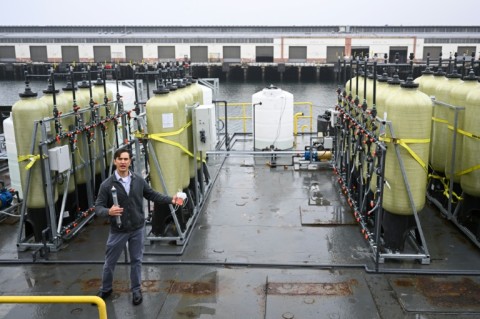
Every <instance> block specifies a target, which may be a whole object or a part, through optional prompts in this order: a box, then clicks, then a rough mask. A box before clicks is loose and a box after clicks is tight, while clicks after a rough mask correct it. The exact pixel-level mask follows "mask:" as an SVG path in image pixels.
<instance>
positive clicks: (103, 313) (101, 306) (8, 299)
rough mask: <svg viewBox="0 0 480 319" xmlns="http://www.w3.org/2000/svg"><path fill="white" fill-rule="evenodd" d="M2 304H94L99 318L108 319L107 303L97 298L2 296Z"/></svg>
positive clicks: (0, 297)
mask: <svg viewBox="0 0 480 319" xmlns="http://www.w3.org/2000/svg"><path fill="white" fill-rule="evenodd" d="M0 303H89V304H92V303H94V304H96V305H97V308H98V317H99V318H100V319H107V306H106V305H105V301H103V299H102V298H100V297H97V296H0Z"/></svg>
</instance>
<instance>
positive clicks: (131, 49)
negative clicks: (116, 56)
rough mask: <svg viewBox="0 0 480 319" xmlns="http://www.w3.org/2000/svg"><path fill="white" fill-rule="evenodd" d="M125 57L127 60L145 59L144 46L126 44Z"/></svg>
mask: <svg viewBox="0 0 480 319" xmlns="http://www.w3.org/2000/svg"><path fill="white" fill-rule="evenodd" d="M125 58H126V59H127V62H130V61H131V62H141V61H142V60H143V47H141V46H126V47H125Z"/></svg>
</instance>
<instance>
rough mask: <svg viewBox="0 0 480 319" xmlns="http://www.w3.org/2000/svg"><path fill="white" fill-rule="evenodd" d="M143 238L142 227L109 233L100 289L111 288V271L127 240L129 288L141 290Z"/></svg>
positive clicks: (107, 289) (106, 289)
mask: <svg viewBox="0 0 480 319" xmlns="http://www.w3.org/2000/svg"><path fill="white" fill-rule="evenodd" d="M144 240H145V238H144V229H143V227H142V228H140V229H138V230H135V231H132V232H127V233H113V232H110V233H109V235H108V240H107V251H106V254H105V264H104V265H103V276H102V287H101V288H100V290H102V291H109V290H110V289H112V283H113V272H114V270H115V266H116V265H117V261H118V258H120V255H121V254H122V252H123V249H124V248H125V245H126V243H127V242H128V252H129V254H130V285H131V290H132V292H134V291H139V290H141V285H142V258H143V243H144Z"/></svg>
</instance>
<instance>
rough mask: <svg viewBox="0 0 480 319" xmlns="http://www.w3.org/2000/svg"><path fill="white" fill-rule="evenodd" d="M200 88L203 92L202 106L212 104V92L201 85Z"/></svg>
mask: <svg viewBox="0 0 480 319" xmlns="http://www.w3.org/2000/svg"><path fill="white" fill-rule="evenodd" d="M200 88H201V89H202V91H203V103H202V105H210V104H212V103H213V90H212V89H211V88H209V87H207V86H205V85H203V84H200Z"/></svg>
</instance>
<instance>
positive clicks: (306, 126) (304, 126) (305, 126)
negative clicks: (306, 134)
mask: <svg viewBox="0 0 480 319" xmlns="http://www.w3.org/2000/svg"><path fill="white" fill-rule="evenodd" d="M304 128H308V125H307V124H305V125H302V127H301V130H302V133H303V129H304Z"/></svg>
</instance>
